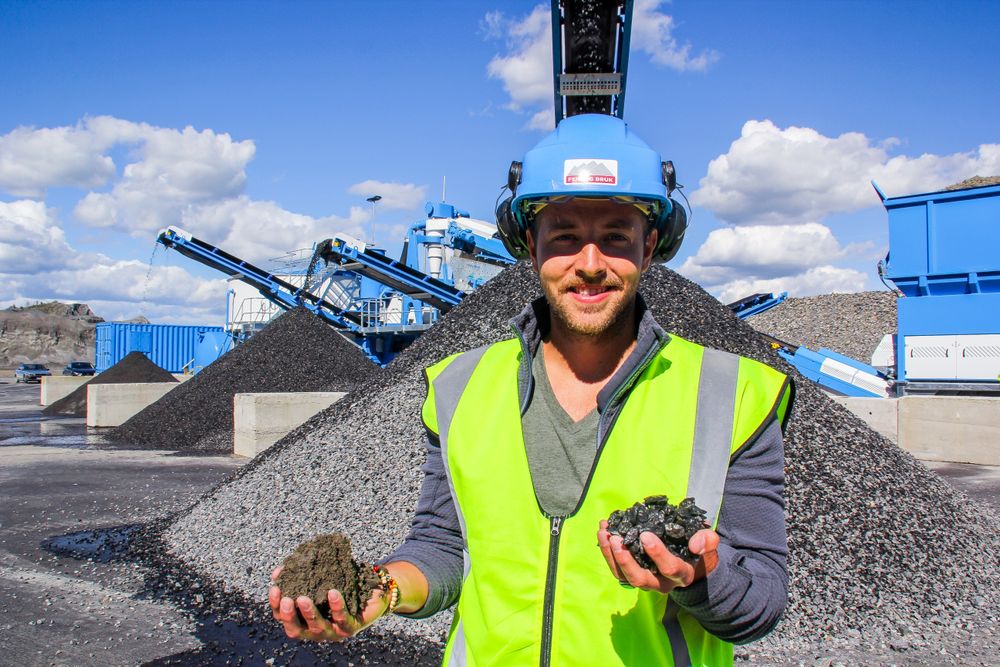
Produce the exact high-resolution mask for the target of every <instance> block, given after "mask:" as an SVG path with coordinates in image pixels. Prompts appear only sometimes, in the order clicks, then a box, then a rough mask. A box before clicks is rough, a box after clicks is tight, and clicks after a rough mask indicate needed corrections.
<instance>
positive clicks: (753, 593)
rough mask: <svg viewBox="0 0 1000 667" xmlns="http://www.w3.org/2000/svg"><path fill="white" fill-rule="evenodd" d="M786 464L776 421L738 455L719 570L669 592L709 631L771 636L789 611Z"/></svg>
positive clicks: (734, 638)
mask: <svg viewBox="0 0 1000 667" xmlns="http://www.w3.org/2000/svg"><path fill="white" fill-rule="evenodd" d="M784 460H785V458H784V443H783V440H782V434H781V428H780V425H779V423H778V421H777V420H775V421H773V422H772V423H771V424H770V425H769V426H768V427H767V428H766V429H764V431H762V432H761V434H760V435H759V436H758V437H757V438H756V439H754V440H753V441H751V442H749V443H748V444H747V445H746V446H744V447H743V448H742V449H741V450H740V451H738V452H737V453H736V454H735V456H734V458H733V459H732V461H731V462H730V466H729V473H728V475H727V477H726V486H725V491H724V494H723V501H722V509H721V512H720V514H719V522H718V525H717V527H716V531H717V532H718V533H719V537H720V544H719V551H718V553H719V563H718V566H717V567H716V568H715V570H713V571H712V573H711V574H709V575H708V576H707V577H706V578H704V579H702V580H700V581H697V582H695V583H694V584H692V585H691V586H688V587H686V588H677V589H674V591H673V592H671V594H670V595H671V598H672V599H673V600H674V601H675V602H676V603H677V604H678V605H679V606H680V607H681V608H683V609H684V610H686V611H687V612H688V613H689V614H691V616H693V617H694V618H695V619H697V620H698V621H699V622H700V623H701V625H702V627H704V628H705V630H707V631H708V632H710V633H711V634H713V635H715V636H716V637H718V638H720V639H723V640H725V641H728V642H732V643H734V644H746V643H749V642H752V641H756V640H758V639H760V638H761V637H763V636H765V635H766V634H767V633H768V632H770V631H771V630H772V629H773V628H774V626H775V625H776V624H777V623H778V620H779V619H780V618H781V615H782V613H783V612H784V610H785V604H786V602H787V598H788V571H787V565H786V561H787V558H788V536H787V533H786V529H785V504H784V500H783V497H782V494H783V491H784V479H785V477H784Z"/></svg>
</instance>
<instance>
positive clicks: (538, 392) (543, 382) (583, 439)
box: [521, 347, 600, 516]
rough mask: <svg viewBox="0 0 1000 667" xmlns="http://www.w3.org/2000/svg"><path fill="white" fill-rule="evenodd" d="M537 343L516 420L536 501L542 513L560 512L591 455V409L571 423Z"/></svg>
mask: <svg viewBox="0 0 1000 667" xmlns="http://www.w3.org/2000/svg"><path fill="white" fill-rule="evenodd" d="M544 357H545V355H544V354H542V348H541V347H539V349H538V354H536V355H535V358H534V360H533V362H532V366H531V372H532V374H533V375H534V376H535V388H534V393H533V395H532V396H531V403H530V404H529V405H528V410H527V412H525V413H524V417H522V418H521V428H522V430H523V432H524V448H525V450H526V452H527V456H528V468H529V469H530V470H531V481H532V483H533V485H534V487H535V496H536V497H537V499H538V505H539V506H540V507H541V508H542V511H543V512H545V514H547V515H548V516H566V515H568V514H570V513H571V512H572V511H573V510H574V509H576V506H577V503H578V502H579V501H580V496H582V495H583V487H584V485H585V484H586V483H587V478H588V477H589V476H590V469H591V468H592V467H593V465H594V457H595V456H596V455H597V422H598V419H599V417H600V414H599V413H598V411H597V408H596V407H595V408H594V409H593V410H592V411H591V412H590V413H589V414H588V415H587V416H585V417H583V418H582V419H581V420H580V421H577V422H575V421H573V418H572V417H570V416H569V413H567V412H566V410H564V409H563V407H562V405H560V404H559V400H558V399H557V398H556V395H555V393H554V392H553V391H552V384H551V383H550V382H549V374H548V372H547V371H546V370H545V360H544Z"/></svg>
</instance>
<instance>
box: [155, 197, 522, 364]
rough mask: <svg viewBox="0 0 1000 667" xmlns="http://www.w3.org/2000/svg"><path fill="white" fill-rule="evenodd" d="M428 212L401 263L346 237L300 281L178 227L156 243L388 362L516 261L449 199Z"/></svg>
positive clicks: (334, 241) (320, 252)
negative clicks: (313, 318) (303, 312)
mask: <svg viewBox="0 0 1000 667" xmlns="http://www.w3.org/2000/svg"><path fill="white" fill-rule="evenodd" d="M427 214H428V217H427V219H426V220H422V221H420V222H418V223H415V224H414V225H412V226H411V227H410V230H409V231H408V233H407V237H406V242H405V245H404V249H403V253H402V257H401V258H400V259H399V260H395V259H392V258H391V257H389V256H387V255H386V254H385V253H384V252H383V251H382V250H381V249H379V248H374V247H371V246H370V245H369V244H366V243H364V242H361V241H358V240H356V239H352V238H350V237H348V236H343V235H342V236H336V237H334V238H330V239H326V240H324V241H321V242H319V243H317V244H316V245H315V247H314V249H313V252H312V257H311V259H310V261H309V267H308V269H307V270H306V273H305V275H304V276H303V277H302V278H303V279H302V280H301V284H294V283H293V282H292V281H290V280H289V279H287V278H290V277H291V276H278V275H275V274H274V273H271V272H269V271H266V270H264V269H262V268H260V267H258V266H255V265H253V264H251V263H250V262H247V261H245V260H242V259H240V258H239V257H236V256H235V255H232V254H230V253H228V252H226V251H224V250H222V249H221V248H218V247H216V246H214V245H212V244H210V243H208V242H206V241H203V240H201V239H198V238H196V237H194V236H193V235H191V234H190V233H188V232H186V231H184V230H182V229H178V228H176V227H168V228H167V229H164V230H163V231H161V232H160V234H159V235H158V236H157V239H156V240H157V242H159V243H161V244H163V245H165V246H167V247H168V248H173V249H175V250H177V251H178V252H180V253H181V254H183V255H185V256H187V257H190V258H191V259H194V260H195V261H197V262H200V263H201V264H204V265H206V266H209V267H211V268H213V269H216V270H219V271H222V272H223V273H225V274H226V275H229V276H233V277H234V278H236V279H238V280H240V281H242V282H244V283H246V284H248V285H251V286H253V287H254V288H256V289H257V291H258V292H260V294H261V295H262V296H263V297H265V298H266V299H268V300H269V301H270V302H272V303H274V304H276V305H277V306H278V307H280V308H282V309H285V310H287V309H291V308H296V307H303V308H306V309H308V310H310V311H311V312H313V313H314V314H316V315H317V316H319V317H321V318H322V319H323V320H325V321H326V322H327V323H329V324H330V325H332V326H334V327H336V328H337V329H338V330H340V331H341V333H343V334H344V335H345V336H346V337H347V338H349V339H350V340H352V341H353V342H355V343H356V344H358V345H359V346H360V347H361V348H362V350H364V352H365V353H366V354H367V355H368V356H369V357H370V358H371V359H373V360H374V361H376V362H377V363H379V364H382V365H384V364H387V363H388V362H389V361H391V360H392V358H393V357H394V356H395V355H396V354H397V353H399V352H400V351H402V350H403V349H405V347H406V346H407V345H409V344H410V343H411V342H413V340H415V339H416V338H417V336H419V335H420V334H421V333H422V332H423V331H425V330H426V329H428V328H429V327H431V326H433V324H434V323H435V322H436V321H437V319H438V317H439V315H440V314H442V313H446V312H448V311H449V310H450V309H451V308H452V307H454V306H456V305H458V304H459V303H460V302H461V301H462V299H463V298H465V295H466V294H468V293H469V292H472V291H474V290H475V289H477V288H478V287H479V286H481V285H482V284H483V283H485V282H486V281H487V280H489V279H490V278H492V277H493V276H494V275H496V274H497V273H499V272H500V271H501V270H502V269H503V267H505V266H508V265H510V264H513V263H514V261H515V260H514V258H513V257H511V256H510V255H509V254H508V253H507V251H506V250H505V249H504V247H503V244H502V243H501V242H500V241H499V240H498V239H496V238H494V234H495V232H496V227H495V226H494V225H492V224H490V223H486V222H483V221H480V220H473V219H471V218H470V217H469V214H468V213H465V212H464V211H460V210H458V209H456V208H455V207H454V206H451V205H450V204H446V203H444V202H441V203H438V204H428V205H427ZM421 250H422V252H421ZM321 264H322V266H321Z"/></svg>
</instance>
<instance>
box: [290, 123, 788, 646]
mask: <svg viewBox="0 0 1000 667" xmlns="http://www.w3.org/2000/svg"><path fill="white" fill-rule="evenodd" d="M670 176H671V172H670V169H669V168H668V166H667V164H665V163H661V161H660V156H659V155H658V154H657V153H656V152H655V151H653V150H652V149H650V148H649V147H648V146H647V145H646V144H645V143H644V142H642V140H641V139H639V138H638V137H636V136H635V135H634V134H632V133H631V132H630V131H629V130H628V128H627V127H626V126H625V124H624V123H623V122H622V121H620V120H618V119H616V118H613V117H610V116H598V115H581V116H573V117H571V118H568V119H566V120H564V121H563V122H562V123H560V125H559V127H558V128H557V129H556V131H555V132H554V133H552V134H551V135H550V136H549V137H547V138H546V139H544V140H543V141H542V142H541V143H540V144H539V145H538V146H536V147H535V148H534V149H533V150H532V151H529V153H528V154H527V155H526V156H525V159H524V162H523V164H522V163H515V164H514V165H512V169H511V177H510V182H509V186H510V188H511V190H512V192H513V196H512V197H511V199H509V200H507V201H506V202H504V204H503V205H501V207H500V209H499V210H498V228H499V229H500V232H501V235H502V238H504V241H505V244H507V246H508V249H510V250H511V252H512V253H514V254H515V255H526V256H527V257H528V258H530V260H531V263H532V265H533V267H534V269H535V271H536V272H537V273H538V276H539V280H540V282H541V285H542V289H543V292H544V297H543V298H542V299H539V300H538V301H536V302H534V303H533V304H531V305H529V306H528V307H527V308H526V309H525V310H524V311H523V312H522V313H521V315H519V316H518V317H517V318H515V320H514V321H513V325H514V327H515V330H516V332H517V337H516V338H514V339H511V340H508V341H502V342H500V343H497V344H494V345H490V346H486V347H483V348H479V349H477V350H473V351H470V352H466V353H463V354H460V355H454V356H452V357H449V358H448V359H445V360H444V361H442V362H440V363H438V364H436V365H435V366H432V367H431V368H430V369H428V370H427V378H428V396H427V399H426V401H425V402H424V406H423V413H422V417H423V420H424V424H425V425H426V427H427V430H428V433H429V436H430V444H429V448H428V457H427V463H426V464H425V466H424V471H425V482H424V486H423V489H422V491H421V497H420V502H419V507H418V509H417V514H416V517H415V519H414V523H413V527H412V530H411V533H410V535H409V537H408V538H407V540H406V542H404V544H403V545H402V546H401V547H400V548H399V549H398V550H397V551H396V552H395V553H394V554H392V555H391V556H390V557H389V558H388V559H387V562H386V564H385V565H384V566H383V569H384V574H383V577H384V578H385V579H386V582H387V586H386V590H393V589H395V590H396V593H395V595H396V596H398V597H393V598H392V599H386V596H383V595H381V594H380V593H376V594H375V595H373V597H372V599H371V600H370V601H369V602H368V605H367V607H366V609H365V610H364V611H363V612H362V614H361V618H358V619H355V618H352V617H350V616H349V615H348V614H347V613H346V612H345V611H344V603H343V600H342V598H341V596H340V594H339V593H338V592H336V591H331V592H330V595H329V601H330V606H331V619H330V620H329V621H328V620H326V619H323V618H321V617H320V616H319V615H318V614H317V613H316V610H315V608H314V607H313V605H312V604H311V602H310V601H309V600H308V598H305V597H302V598H298V599H297V600H295V601H293V600H291V599H290V598H287V597H285V598H282V597H281V592H280V591H279V590H278V589H277V588H272V589H271V594H270V603H271V607H272V610H273V612H274V615H275V618H276V619H277V620H279V621H280V622H282V623H283V624H284V627H285V630H286V632H287V634H288V635H289V636H290V637H293V638H304V639H313V640H333V641H339V640H342V639H345V638H347V637H349V636H352V635H354V634H356V633H357V632H359V631H361V630H362V629H363V628H364V627H366V626H367V625H369V624H371V623H373V622H375V621H376V620H377V619H378V618H379V617H380V616H382V615H383V614H385V613H387V612H394V613H397V614H403V615H411V616H416V617H425V616H429V615H431V614H434V613H437V612H438V611H440V610H442V609H445V608H447V607H449V606H451V605H452V604H454V603H455V601H456V599H457V600H458V606H457V610H456V614H455V620H454V623H453V625H452V629H451V632H450V634H449V640H448V645H447V647H446V650H445V663H446V664H455V665H483V664H501V665H508V664H533V665H534V664H542V665H548V664H554V665H612V664H627V665H654V664H663V665H682V664H695V665H720V664H732V662H733V649H732V645H733V643H743V642H747V641H752V640H754V639H757V638H759V637H761V636H763V635H764V634H766V633H767V632H769V631H770V630H771V628H772V627H773V626H774V625H775V623H776V622H777V620H778V618H779V617H780V615H781V613H782V611H783V609H784V605H785V600H786V596H787V574H786V571H785V559H786V553H787V547H786V537H785V526H784V513H783V502H782V499H781V493H782V488H783V455H782V434H781V428H782V424H783V423H784V421H785V420H786V419H787V416H788V414H789V410H790V407H791V402H792V388H791V385H790V383H789V381H788V380H787V378H785V377H784V376H783V375H782V374H780V373H778V372H777V371H775V370H773V369H771V368H769V367H767V366H765V365H763V364H760V363H757V362H754V361H751V360H749V359H743V358H740V357H736V356H734V355H729V354H726V353H722V352H718V351H714V350H706V349H705V348H702V347H700V346H698V345H695V344H693V343H690V342H688V341H685V340H683V339H681V338H679V337H676V336H672V335H669V334H667V333H666V332H664V331H663V329H662V328H660V326H659V325H658V324H657V323H656V322H655V320H654V319H653V317H652V315H651V314H650V313H649V312H648V311H647V310H646V307H645V304H644V302H643V301H642V298H641V297H640V296H638V292H637V290H638V284H639V279H640V277H641V275H642V273H643V271H645V270H646V269H647V268H648V267H649V265H650V264H651V262H653V261H654V260H659V261H665V260H666V259H669V258H670V257H672V256H673V254H674V253H675V252H676V250H677V247H678V246H679V244H680V240H681V239H682V238H683V233H684V227H685V226H686V223H685V220H684V219H683V217H682V216H680V215H679V213H680V211H678V210H677V208H675V207H676V205H675V203H674V202H673V201H672V200H671V199H670V198H669V193H668V187H669V186H668V182H669V181H670V180H671V179H670ZM650 495H667V496H668V497H669V498H670V499H671V500H672V501H673V502H675V503H676V502H679V501H680V500H682V499H683V498H684V497H686V496H694V498H695V501H696V502H697V503H698V504H699V505H700V506H701V507H702V508H704V509H706V510H707V512H708V517H709V521H710V522H711V523H712V526H713V528H706V529H704V530H701V531H699V532H698V533H696V534H695V535H694V536H693V537H692V538H691V540H690V542H689V547H690V550H691V552H692V553H693V554H696V555H697V556H698V557H699V558H698V559H697V560H696V562H695V563H694V564H690V563H688V562H686V561H684V560H682V559H680V558H678V557H676V556H674V555H673V554H672V553H671V552H670V551H669V550H668V549H667V548H666V547H665V546H664V544H663V543H662V542H660V540H659V539H657V538H656V536H654V535H652V534H651V533H643V534H642V535H641V541H642V544H643V547H644V549H645V551H646V553H647V554H648V556H649V557H650V558H651V559H652V561H653V562H654V563H655V565H656V570H657V571H656V572H655V573H654V572H653V571H651V570H647V569H644V568H642V567H640V566H639V564H638V563H637V562H636V561H635V559H634V558H633V557H632V555H631V554H630V553H629V552H628V550H627V549H625V548H624V547H623V545H622V540H621V538H620V537H618V536H612V535H609V533H608V531H607V529H606V523H605V522H604V520H603V519H605V518H606V517H607V516H608V515H609V514H610V513H611V512H612V511H613V510H616V509H621V508H624V507H627V506H629V505H631V504H632V503H634V502H636V501H639V500H642V499H643V498H644V497H646V496H650ZM595 538H596V539H595ZM296 607H297V608H298V610H299V611H300V612H301V614H302V617H303V618H304V619H305V621H306V623H305V625H303V624H302V623H301V622H300V621H299V620H298V617H297V614H296ZM390 607H392V608H391V609H390Z"/></svg>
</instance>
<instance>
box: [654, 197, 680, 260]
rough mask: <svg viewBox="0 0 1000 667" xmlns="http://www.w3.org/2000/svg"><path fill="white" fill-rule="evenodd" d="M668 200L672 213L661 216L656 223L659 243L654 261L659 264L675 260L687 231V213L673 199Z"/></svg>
mask: <svg viewBox="0 0 1000 667" xmlns="http://www.w3.org/2000/svg"><path fill="white" fill-rule="evenodd" d="M668 199H669V200H670V212H669V213H667V214H666V215H661V216H660V219H659V220H657V222H656V235H657V238H658V241H657V243H656V249H655V250H654V251H653V260H654V261H657V262H669V261H670V260H671V259H673V258H674V255H676V254H677V251H678V250H680V247H681V243H683V241H684V232H685V231H687V211H685V210H684V207H683V206H681V205H680V204H679V203H678V202H677V200H676V199H674V198H673V197H669V198H668Z"/></svg>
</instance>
